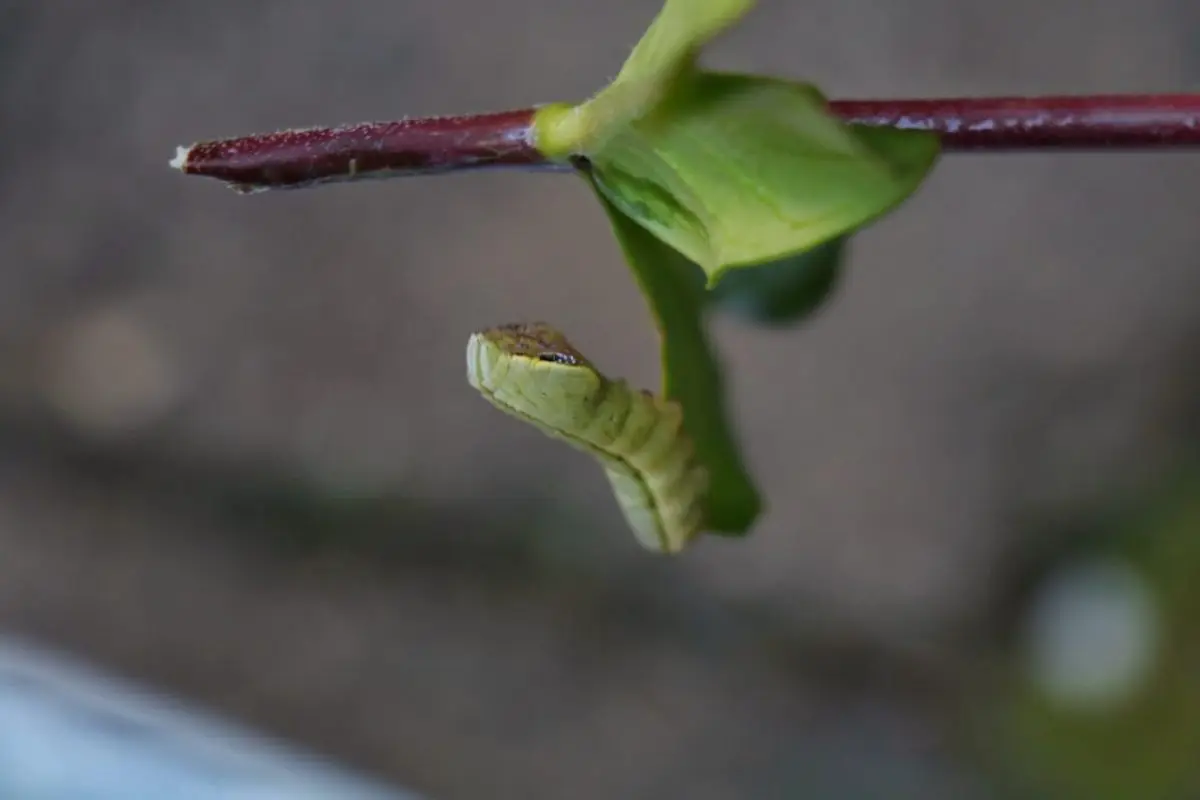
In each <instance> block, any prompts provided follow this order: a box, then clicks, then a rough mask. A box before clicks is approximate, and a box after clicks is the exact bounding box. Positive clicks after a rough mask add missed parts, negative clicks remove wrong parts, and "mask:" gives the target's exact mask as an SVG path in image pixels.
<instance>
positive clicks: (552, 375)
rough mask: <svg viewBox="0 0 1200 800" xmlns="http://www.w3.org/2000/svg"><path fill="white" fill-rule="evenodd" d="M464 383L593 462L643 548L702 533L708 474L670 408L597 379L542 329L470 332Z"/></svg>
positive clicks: (669, 547)
mask: <svg viewBox="0 0 1200 800" xmlns="http://www.w3.org/2000/svg"><path fill="white" fill-rule="evenodd" d="M467 379H468V381H470V383H471V385H472V386H474V387H475V388H476V389H477V390H479V392H480V393H481V394H482V395H483V396H484V397H485V398H487V399H488V400H489V401H490V402H491V403H492V404H493V405H495V406H496V407H497V408H499V409H500V410H501V411H504V412H505V413H507V414H510V415H512V416H514V417H517V418H518V419H523V420H525V421H526V422H528V423H530V424H531V425H534V426H536V427H537V428H539V429H540V430H541V431H543V432H544V433H546V434H548V435H550V436H553V437H555V438H557V439H561V440H563V441H565V442H567V443H569V444H571V445H572V446H574V447H576V448H578V449H580V450H583V451H584V452H587V453H590V454H591V455H592V456H594V457H595V458H596V459H597V460H598V461H599V462H600V464H601V466H603V467H604V471H605V474H606V475H607V476H608V480H609V482H610V483H611V484H612V488H613V493H614V494H615V495H616V498H617V502H618V503H619V504H620V506H621V510H622V511H623V512H624V514H625V519H626V520H627V521H628V522H629V525H630V527H631V528H633V531H634V534H635V535H636V536H637V539H638V541H639V542H640V543H641V544H642V545H643V546H644V547H646V548H647V549H650V550H654V551H657V552H664V553H675V552H678V551H680V550H682V549H683V548H684V547H685V546H686V545H687V544H688V543H689V542H690V541H691V540H692V539H693V538H694V537H695V536H696V535H697V534H699V533H700V532H701V531H702V530H703V527H704V523H705V520H704V518H705V498H706V496H707V494H708V485H709V477H708V471H707V470H706V469H705V468H704V466H703V465H702V464H701V463H700V462H699V460H698V459H697V458H696V454H695V449H694V447H693V446H692V441H691V439H690V438H689V437H688V435H687V432H686V431H685V430H684V427H683V409H682V408H680V406H679V404H678V403H676V402H674V401H672V400H669V399H666V398H662V397H658V396H656V395H654V394H652V393H650V392H646V391H642V390H638V389H634V388H632V387H630V386H629V385H628V384H627V383H625V381H622V380H614V379H610V378H607V377H605V376H604V375H603V374H602V373H601V372H600V371H599V370H597V369H596V368H595V367H594V366H592V364H591V363H590V362H589V361H588V360H587V359H586V358H584V357H583V355H582V354H581V353H580V352H579V351H578V350H576V349H575V348H574V347H572V346H571V344H570V342H568V341H567V338H566V337H565V336H564V335H563V334H562V333H560V332H559V331H558V330H556V329H555V328H552V327H551V326H549V325H547V324H545V323H541V322H531V323H517V324H514V325H502V326H499V327H496V328H489V329H488V330H485V331H481V332H479V333H476V334H474V335H473V336H472V337H471V339H470V340H469V341H468V343H467Z"/></svg>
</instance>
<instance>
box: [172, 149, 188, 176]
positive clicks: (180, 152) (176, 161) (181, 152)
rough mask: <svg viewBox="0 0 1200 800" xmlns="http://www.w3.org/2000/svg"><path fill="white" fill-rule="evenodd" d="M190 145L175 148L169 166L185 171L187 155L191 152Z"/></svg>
mask: <svg viewBox="0 0 1200 800" xmlns="http://www.w3.org/2000/svg"><path fill="white" fill-rule="evenodd" d="M191 152H192V148H191V147H183V146H182V145H180V146H179V147H176V148H175V157H174V158H172V159H171V162H170V164H171V166H172V167H173V168H175V169H177V170H179V171H180V172H187V163H188V156H189V155H190V154H191Z"/></svg>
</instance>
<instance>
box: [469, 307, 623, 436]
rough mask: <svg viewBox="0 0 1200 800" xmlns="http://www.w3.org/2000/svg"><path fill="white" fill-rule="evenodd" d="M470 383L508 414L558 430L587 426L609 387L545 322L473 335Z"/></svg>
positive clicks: (582, 357) (484, 331)
mask: <svg viewBox="0 0 1200 800" xmlns="http://www.w3.org/2000/svg"><path fill="white" fill-rule="evenodd" d="M467 380H468V381H469V382H470V383H471V385H472V386H474V387H475V388H476V389H477V390H479V391H480V392H481V393H482V394H483V396H484V397H486V398H487V399H488V400H490V401H491V402H492V403H494V404H495V405H497V406H498V407H500V408H501V409H503V410H504V411H507V412H509V413H513V414H516V415H517V416H519V417H521V418H523V419H526V420H527V421H531V422H532V421H535V420H536V421H537V424H539V426H540V427H542V428H543V430H545V429H554V430H555V431H556V432H568V431H571V430H574V429H576V428H577V427H579V426H581V425H584V424H586V421H587V420H588V418H589V415H590V414H591V413H592V411H593V409H594V408H595V405H596V403H597V402H598V401H599V400H600V398H601V397H602V396H603V393H604V388H605V386H606V384H607V381H606V380H605V378H604V377H603V376H602V375H601V374H600V373H599V372H598V371H597V370H596V368H595V367H593V366H592V364H591V362H590V361H588V360H587V359H586V358H585V357H584V356H583V354H582V353H580V352H579V351H578V350H576V349H575V347H574V346H573V345H572V344H571V343H570V342H569V341H567V337H566V336H564V335H563V334H562V333H560V332H559V331H558V330H557V329H556V328H554V327H552V326H550V325H547V324H546V323H544V322H521V323H516V324H512V325H499V326H497V327H494V328H488V329H487V330H483V331H480V332H478V333H476V334H474V335H472V336H471V339H470V341H469V342H468V343H467Z"/></svg>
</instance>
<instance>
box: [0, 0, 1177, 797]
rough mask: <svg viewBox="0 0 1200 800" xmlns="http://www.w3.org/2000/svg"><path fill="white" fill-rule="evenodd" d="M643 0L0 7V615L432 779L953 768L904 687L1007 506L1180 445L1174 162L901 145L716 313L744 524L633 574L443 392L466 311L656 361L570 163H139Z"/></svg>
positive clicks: (568, 500) (751, 53) (386, 100)
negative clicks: (240, 166)
mask: <svg viewBox="0 0 1200 800" xmlns="http://www.w3.org/2000/svg"><path fill="white" fill-rule="evenodd" d="M658 6H659V4H658V3H657V2H648V1H645V0H643V1H642V2H632V1H630V0H618V2H605V3H600V2H596V3H549V2H542V0H510V2H508V3H506V4H503V5H502V6H498V5H496V4H493V3H485V2H479V0H439V1H438V2H426V3H416V2H394V1H393V2H384V0H353V1H352V2H346V1H345V0H307V2H304V3H283V2H275V1H273V0H272V1H269V2H267V1H264V2H259V3H251V4H246V3H236V2H215V1H214V2H208V3H203V4H197V3H182V2H143V1H140V0H110V2H106V3H96V4H86V3H71V2H66V1H65V0H51V2H37V3H35V2H32V1H31V0H16V1H15V2H13V1H12V0H10V2H8V3H6V4H4V7H3V8H2V9H0V23H2V26H0V37H2V40H0V41H2V43H0V65H2V69H0V93H2V94H0V98H2V102H3V124H2V131H3V133H2V134H0V135H2V137H3V142H4V146H3V147H2V148H0V202H2V203H3V206H2V208H0V266H2V269H0V630H5V629H6V630H9V631H14V632H20V633H23V634H27V635H31V636H34V637H37V638H38V639H40V640H42V641H46V642H49V643H52V644H55V645H58V646H60V647H63V648H66V649H68V650H71V651H74V652H76V653H79V654H82V655H84V656H86V657H88V658H89V659H92V660H94V661H96V662H98V663H100V664H102V665H105V666H107V667H109V668H112V669H114V670H116V671H118V672H120V673H122V674H125V675H130V676H133V677H135V678H138V679H143V680H145V681H148V682H149V683H151V684H152V685H154V686H157V687H160V688H165V689H167V690H170V691H173V692H177V693H179V694H181V695H183V696H186V697H188V698H190V699H193V700H195V701H197V702H200V703H202V704H206V705H208V706H210V707H213V708H215V709H217V710H219V711H222V712H224V713H227V714H229V715H231V716H234V717H236V718H238V719H241V720H244V721H247V722H250V723H252V724H254V725H255V726H257V727H259V728H260V729H263V730H267V731H270V732H272V733H276V734H279V735H283V736H286V737H288V738H290V739H291V740H293V741H297V742H301V743H303V744H304V745H306V746H308V747H311V748H314V749H317V750H319V751H321V752H324V753H327V754H330V755H331V756H333V757H336V758H339V759H342V760H344V761H346V762H348V763H350V764H353V765H355V766H358V767H360V768H363V769H364V770H367V771H369V772H373V773H376V774H380V775H384V776H386V777H389V778H392V779H395V780H396V781H398V782H400V783H403V784H405V785H409V786H413V787H416V788H418V789H420V790H423V791H427V792H429V793H430V795H431V796H432V797H435V798H441V799H448V798H467V797H491V798H509V797H511V798H524V797H556V798H557V797H572V798H609V797H635V798H636V797H660V796H664V795H665V796H687V797H691V798H708V797H712V798H717V797H732V796H746V797H750V796H752V797H791V796H798V795H799V794H804V795H805V796H835V797H841V798H851V797H876V796H887V797H901V796H903V797H908V796H913V797H917V796H919V797H937V796H947V797H949V796H953V797H964V796H969V795H970V796H974V794H975V793H977V792H984V791H986V790H985V789H984V788H983V786H984V784H986V783H987V782H986V781H985V780H983V779H982V778H980V774H981V773H980V771H979V769H977V767H976V766H971V764H972V763H973V762H971V760H970V759H968V758H965V757H963V755H962V753H960V752H958V749H959V748H958V747H956V744H959V743H956V742H955V741H954V738H955V737H953V736H948V735H947V730H948V728H947V726H946V725H945V724H943V723H944V719H945V714H946V710H945V709H944V708H941V704H940V703H939V700H941V699H944V698H945V697H946V693H947V690H946V688H945V687H946V684H945V683H944V682H945V681H951V682H953V681H955V680H957V679H958V677H961V674H962V673H961V671H960V668H959V666H958V665H960V664H961V662H962V661H963V660H964V659H968V660H969V659H970V658H971V656H970V654H971V653H974V652H976V648H978V647H979V646H980V645H979V643H980V642H990V641H993V639H994V636H998V635H999V634H997V633H995V625H996V624H997V623H996V622H995V620H996V615H997V614H998V613H1000V612H999V611H998V609H1001V608H1002V607H1004V598H1006V597H1008V596H1009V595H1010V593H1011V588H1012V587H1011V581H1010V578H1011V575H1012V574H1014V572H1017V571H1019V568H1018V567H1017V566H1014V564H1018V563H1024V561H1022V559H1023V558H1024V557H1025V556H1024V554H1025V553H1026V551H1027V549H1028V545H1029V544H1030V540H1031V539H1032V540H1036V537H1037V535H1038V534H1036V533H1035V532H1032V529H1031V528H1030V526H1029V525H1027V524H1026V522H1027V521H1028V520H1032V519H1039V520H1040V519H1062V518H1070V517H1072V515H1074V514H1077V513H1083V511H1084V510H1086V509H1090V508H1092V507H1094V506H1095V504H1096V503H1097V502H1099V501H1105V500H1107V499H1109V498H1111V497H1113V496H1117V495H1122V496H1123V495H1125V494H1129V493H1136V492H1138V491H1140V490H1141V489H1142V488H1144V487H1145V486H1147V485H1150V484H1151V483H1152V482H1153V481H1155V480H1156V479H1157V478H1158V477H1159V476H1161V475H1163V474H1166V473H1167V472H1169V471H1170V470H1171V469H1172V468H1173V467H1174V466H1175V465H1176V463H1177V461H1178V460H1179V459H1180V458H1183V457H1185V456H1186V455H1187V454H1188V453H1189V450H1190V447H1191V446H1192V443H1193V441H1192V439H1191V434H1192V433H1193V432H1194V431H1195V428H1196V426H1195V422H1196V413H1195V412H1196V410H1197V403H1196V390H1197V385H1196V383H1195V382H1194V381H1193V380H1191V377H1192V375H1193V374H1194V372H1195V365H1196V363H1197V343H1198V338H1197V337H1198V335H1200V326H1198V322H1200V269H1198V268H1197V267H1198V264H1197V255H1196V253H1197V244H1198V243H1200V233H1198V228H1197V225H1196V210H1197V208H1198V207H1200V206H1198V203H1200V190H1198V189H1197V186H1200V158H1197V157H1196V156H1194V155H1187V154H1167V155H1153V154H1135V155H1007V156H991V157H987V156H965V155H964V156H951V157H948V158H946V160H945V161H944V162H943V163H942V164H941V166H940V167H939V169H938V170H937V171H936V173H935V175H934V176H933V177H932V179H931V180H930V181H929V182H928V184H927V185H926V186H925V188H924V189H923V190H922V191H921V192H920V194H919V195H918V196H917V197H916V198H914V199H913V201H912V202H911V203H910V204H908V205H907V206H905V207H904V208H903V209H902V210H901V211H900V212H898V213H896V214H895V215H893V216H891V217H888V218H887V219H885V220H884V221H882V222H881V223H879V224H877V225H876V226H874V227H873V228H871V229H870V230H869V231H868V232H866V233H865V234H864V235H862V236H861V237H859V238H858V239H857V240H856V241H855V243H854V247H853V250H852V253H851V257H852V262H851V263H852V268H851V270H850V272H849V273H848V275H847V278H846V280H845V281H844V282H843V284H842V285H841V287H840V288H839V290H838V292H837V294H836V296H835V298H834V300H833V302H832V303H830V304H829V305H828V306H827V307H826V308H825V309H824V310H823V311H822V312H821V313H820V314H819V315H818V316H816V317H815V318H813V319H812V320H811V321H810V322H808V323H806V324H805V325H804V326H802V327H801V328H800V329H799V330H794V331H769V330H759V329H756V328H753V327H750V326H748V325H745V324H742V323H738V322H736V321H732V320H728V319H718V320H717V321H716V335H717V336H718V341H719V345H720V348H721V352H722V354H723V356H724V358H725V360H726V362H727V364H728V368H729V375H730V386H731V392H732V395H733V403H734V406H735V408H736V414H737V423H738V427H739V429H740V431H741V432H742V434H743V436H744V441H745V446H746V450H747V454H748V458H749V461H750V465H751V467H752V469H753V470H754V472H755V474H756V475H757V476H758V477H759V478H760V480H761V484H762V488H763V490H764V492H765V495H766V497H767V500H768V502H769V505H770V508H769V511H768V514H767V515H766V516H765V517H764V519H763V521H762V523H761V525H760V526H759V528H758V529H757V530H756V531H755V533H754V535H753V536H752V537H751V538H749V539H747V540H744V541H724V540H713V541H706V542H704V543H703V544H702V546H700V547H698V548H697V549H696V550H695V551H694V552H693V553H689V554H688V555H686V556H685V557H683V558H680V559H678V560H674V561H669V562H667V561H662V560H658V559H654V558H652V557H650V556H648V555H645V554H643V553H642V552H641V551H639V550H638V549H637V547H636V545H635V544H634V543H633V540H632V537H630V536H629V535H628V534H627V533H626V532H625V530H624V528H623V527H622V522H621V519H620V517H619V513H618V511H617V509H616V508H615V506H614V505H613V503H612V501H611V497H610V496H609V494H608V488H607V484H606V483H605V481H604V480H603V478H602V477H601V475H600V473H599V472H598V471H597V470H596V469H595V467H594V466H593V465H592V464H591V463H589V462H588V461H587V460H586V459H584V458H582V457H580V456H578V455H577V454H576V453H574V452H572V451H569V450H568V449H566V448H564V447H562V446H560V445H558V444H556V443H554V442H552V441H549V440H545V439H543V438H541V437H540V436H539V435H538V434H536V433H535V432H533V431H532V430H530V429H527V428H526V427H524V426H522V425H520V424H519V423H516V422H513V421H510V420H508V419H507V418H504V417H502V416H501V415H499V414H498V413H497V412H494V411H493V410H492V409H491V408H490V407H488V406H487V405H486V404H485V403H483V401H482V400H481V399H480V398H479V397H478V396H476V395H475V394H474V393H473V392H472V391H471V389H470V388H469V387H468V386H467V385H466V382H465V376H464V364H463V348H464V345H465V342H466V337H467V335H468V334H469V333H470V332H471V331H472V330H474V329H476V328H478V327H481V326H484V325H487V324H492V323H496V322H502V321H515V320H521V319H547V320H549V321H551V322H553V323H555V324H557V325H559V326H561V327H563V328H564V329H566V330H567V331H569V332H570V333H572V334H573V338H574V339H575V340H576V341H577V343H578V344H579V346H580V347H581V349H583V350H584V351H585V352H589V353H590V354H592V355H593V356H594V358H595V360H597V361H598V362H599V363H600V364H601V365H602V366H603V367H604V368H605V369H606V370H608V371H610V372H612V373H615V374H625V375H629V376H630V377H631V378H633V379H634V380H635V381H637V382H640V383H642V384H644V385H651V386H652V385H654V384H655V382H656V380H657V374H656V373H657V363H656V361H657V359H656V352H655V339H654V333H653V330H652V326H651V324H650V321H649V319H648V317H647V315H646V312H645V310H644V307H643V305H642V301H641V298H640V296H639V295H638V293H637V291H636V288H635V287H634V284H633V282H632V280H631V279H630V277H629V275H628V274H627V272H626V270H625V267H624V266H623V264H622V262H621V259H620V256H619V253H618V250H617V247H616V245H615V242H614V241H613V239H612V236H611V234H610V233H609V231H608V228H607V225H606V222H605V220H604V219H603V216H602V214H601V212H600V209H599V208H598V206H597V205H596V203H595V202H594V201H593V199H592V198H590V197H589V195H588V193H587V191H586V190H585V187H584V186H583V185H582V183H580V182H579V181H576V180H573V179H570V178H567V177H563V176H560V175H526V174H516V173H502V174H474V175H465V176H454V177H446V178H426V179H415V180H411V181H392V182H382V183H377V184H374V185H371V184H363V185H355V186H337V187H327V188H322V189H317V190H310V191H302V192H286V193H278V194H267V195H259V196H252V197H240V196H237V195H235V194H233V193H231V192H229V191H228V190H226V189H224V188H223V187H221V186H220V185H218V184H216V183H214V182H210V181H204V180H200V179H189V178H184V177H182V176H180V175H179V174H178V173H176V172H174V171H172V170H171V169H169V168H168V166H167V161H168V159H169V158H170V157H171V156H172V155H173V153H174V148H175V146H176V145H180V144H188V143H191V142H193V141H196V140H198V139H205V138H215V137H219V136H226V135H236V134H241V133H251V132H255V131H259V130H269V129H275V128H281V127H291V126H300V125H308V124H333V123H338V122H352V121H360V120H367V119H387V118H394V117H397V116H402V115H405V114H411V115H425V114H436V113H454V112H463V111H472V110H491V109H503V108H508V107H521V106H526V105H529V104H532V103H535V102H542V101H551V100H570V99H577V98H581V97H583V96H584V95H586V94H588V93H589V92H591V91H592V90H593V89H595V88H597V87H598V86H600V85H601V84H602V83H603V82H604V81H605V80H606V79H607V78H608V77H610V76H611V75H613V74H615V72H616V70H617V69H618V67H619V66H620V63H621V61H622V59H623V58H624V55H625V53H626V52H627V50H628V48H629V47H630V46H631V45H632V44H633V43H634V42H635V41H636V39H637V37H638V36H639V34H640V32H641V30H642V29H643V28H644V27H645V25H646V24H647V23H648V22H649V20H650V19H651V18H652V16H653V15H654V13H655V12H656V10H657V8H658ZM1198 36H1200V6H1197V5H1196V4H1195V3H1188V2H1184V0H1136V1H1135V0H1109V1H1108V2H1106V3H1103V4H1088V5H1085V4H1081V3H1074V2H1067V0H1055V1H1052V2H1027V1H1025V0H1021V1H1019V2H1011V3H1003V4H1001V3H986V2H982V0H979V1H978V2H950V1H949V0H910V2H905V3H893V4H886V3H878V2H866V1H865V0H810V2H805V3H783V2H764V3H762V5H761V7H760V8H759V9H758V10H757V11H756V12H755V14H754V15H753V16H752V17H751V18H750V19H749V20H748V21H747V22H746V23H745V24H744V25H743V26H742V27H740V28H739V29H738V30H737V31H735V32H734V33H733V34H732V35H730V36H728V37H727V38H726V39H724V40H722V41H721V42H720V44H719V46H717V47H716V48H714V51H713V52H712V54H711V56H710V57H709V59H708V62H709V63H711V64H713V65H718V66H721V67H725V68H735V69H746V70H755V71H764V72H772V73H777V74H782V75H786V76H791V77H796V78H807V79H811V80H813V81H814V82H816V83H817V84H818V85H820V86H821V87H822V88H823V89H824V90H825V91H826V92H827V93H828V94H830V95H831V96H834V97H888V96H922V95H924V96H937V95H955V94H1009V93H1014V94H1015V93H1053V92H1071V93H1090V92H1139V91H1168V90H1186V89H1188V88H1190V87H1193V86H1195V85H1196V83H1197V79H1198V78H1200V60H1198V59H1197V56H1196V53H1195V42H1196V41H1197V37H1198ZM1035 544H1036V542H1035ZM947 675H950V676H954V677H947ZM950 727H951V729H952V727H953V726H950ZM864 765H867V768H864ZM822 792H828V793H829V794H822Z"/></svg>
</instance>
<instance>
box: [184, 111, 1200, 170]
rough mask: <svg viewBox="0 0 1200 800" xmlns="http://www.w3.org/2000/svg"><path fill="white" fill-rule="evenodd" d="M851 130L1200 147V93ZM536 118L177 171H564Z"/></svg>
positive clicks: (378, 126)
mask: <svg viewBox="0 0 1200 800" xmlns="http://www.w3.org/2000/svg"><path fill="white" fill-rule="evenodd" d="M830 109H831V110H832V111H833V113H835V114H837V115H838V116H839V117H841V118H842V119H843V120H845V121H846V122H849V123H852V124H855V125H869V126H891V127H895V128H901V129H908V130H928V131H934V132H936V133H938V134H939V135H940V136H941V140H942V146H943V149H944V150H946V151H948V152H954V151H976V152H980V151H983V152H1008V151H1014V150H1045V149H1058V150H1128V149H1165V148H1185V147H1200V94H1173V95H1095V96H1076V97H994V98H947V99H940V100H937V99H935V100H838V101H833V102H832V103H830ZM534 111H535V109H522V110H518V111H504V112H499V113H494V114H475V115H466V116H455V117H428V118H424V119H409V120H400V121H396V122H368V123H362V124H359V125H343V126H338V127H335V128H305V129H300V130H288V131H280V132H277V133H267V134H257V135H253V136H243V137H236V138H232V139H221V140H217V141H210V142H201V143H199V144H195V145H192V146H191V147H188V148H183V147H181V148H179V151H178V153H177V154H176V157H175V159H174V160H173V161H172V162H171V165H172V166H174V167H176V168H178V169H180V170H181V171H183V172H184V173H187V174H189V175H203V176H206V177H211V178H216V179H218V180H222V181H225V182H226V183H228V184H230V185H231V186H232V187H233V188H234V189H236V190H238V191H241V192H257V191H265V190H268V189H286V188H298V187H303V186H312V185H315V184H321V183H329V182H334V181H353V180H363V179H369V178H387V177H396V176H404V175H424V174H433V173H439V172H450V171H462V170H469V169H480V168H485V167H487V168H494V167H504V166H507V167H523V168H527V169H529V168H541V169H569V168H570V166H569V165H567V164H561V163H556V162H551V161H548V160H547V159H546V158H545V156H543V155H542V154H541V153H539V152H538V151H537V149H536V148H535V147H534V144H533V125H532V122H533V114H534Z"/></svg>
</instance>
